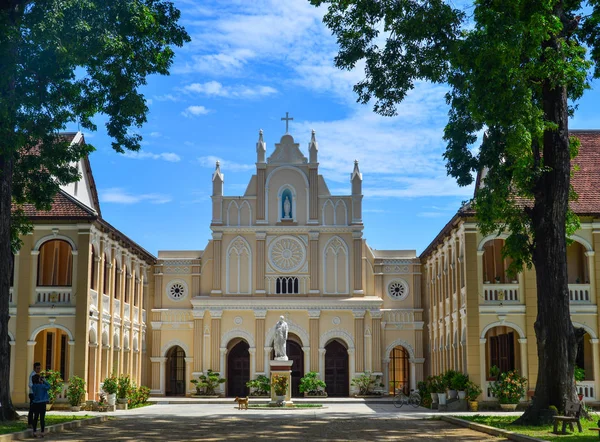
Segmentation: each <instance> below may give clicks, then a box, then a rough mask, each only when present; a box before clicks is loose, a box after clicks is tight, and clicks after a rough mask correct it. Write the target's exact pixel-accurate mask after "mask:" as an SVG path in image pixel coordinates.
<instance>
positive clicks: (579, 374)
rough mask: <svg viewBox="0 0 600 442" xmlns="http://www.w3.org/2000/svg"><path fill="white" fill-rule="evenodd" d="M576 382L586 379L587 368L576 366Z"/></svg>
mask: <svg viewBox="0 0 600 442" xmlns="http://www.w3.org/2000/svg"><path fill="white" fill-rule="evenodd" d="M574 377H575V382H582V381H585V370H584V369H583V368H581V367H578V366H577V365H576V366H575V370H574Z"/></svg>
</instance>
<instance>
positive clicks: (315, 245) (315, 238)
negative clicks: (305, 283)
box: [308, 232, 321, 296]
mask: <svg viewBox="0 0 600 442" xmlns="http://www.w3.org/2000/svg"><path fill="white" fill-rule="evenodd" d="M308 239H309V242H308V253H309V258H308V271H309V273H310V291H309V295H310V296H318V295H319V294H320V293H321V291H320V290H319V262H320V260H319V232H308Z"/></svg>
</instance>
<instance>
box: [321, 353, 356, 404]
mask: <svg viewBox="0 0 600 442" xmlns="http://www.w3.org/2000/svg"><path fill="white" fill-rule="evenodd" d="M354 353H355V350H354V349H353V348H349V349H348V360H349V362H350V364H349V365H350V367H349V369H350V379H349V380H348V382H350V381H351V380H352V379H354V377H355V376H356V362H355V360H354ZM324 361H325V355H324V354H323V362H324ZM349 388H350V390H349V391H350V394H352V384H350V385H349Z"/></svg>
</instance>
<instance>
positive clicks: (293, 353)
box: [286, 339, 304, 397]
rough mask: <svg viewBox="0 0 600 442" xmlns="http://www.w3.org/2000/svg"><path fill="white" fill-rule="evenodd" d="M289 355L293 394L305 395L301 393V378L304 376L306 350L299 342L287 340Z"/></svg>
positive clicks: (297, 395)
mask: <svg viewBox="0 0 600 442" xmlns="http://www.w3.org/2000/svg"><path fill="white" fill-rule="evenodd" d="M286 344H287V356H288V359H289V360H290V361H293V364H292V396H294V397H303V396H304V393H300V379H302V377H303V376H304V351H302V347H301V346H300V344H298V343H297V342H294V341H291V340H289V339H288V341H287V343H286Z"/></svg>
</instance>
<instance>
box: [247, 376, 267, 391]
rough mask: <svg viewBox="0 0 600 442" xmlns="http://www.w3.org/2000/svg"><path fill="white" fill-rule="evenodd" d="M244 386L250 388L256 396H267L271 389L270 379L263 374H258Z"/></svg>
mask: <svg viewBox="0 0 600 442" xmlns="http://www.w3.org/2000/svg"><path fill="white" fill-rule="evenodd" d="M246 387H248V388H250V389H252V394H254V395H256V396H268V395H269V392H270V391H271V381H270V380H269V378H268V377H267V376H265V375H264V374H261V375H258V376H257V377H256V379H253V380H251V381H248V382H246Z"/></svg>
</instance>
